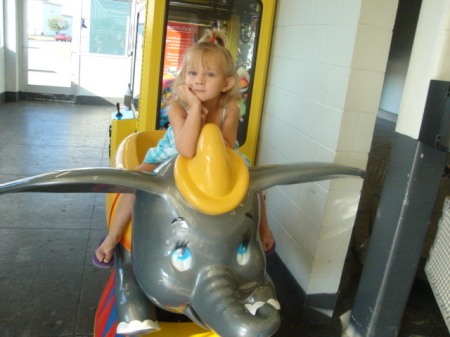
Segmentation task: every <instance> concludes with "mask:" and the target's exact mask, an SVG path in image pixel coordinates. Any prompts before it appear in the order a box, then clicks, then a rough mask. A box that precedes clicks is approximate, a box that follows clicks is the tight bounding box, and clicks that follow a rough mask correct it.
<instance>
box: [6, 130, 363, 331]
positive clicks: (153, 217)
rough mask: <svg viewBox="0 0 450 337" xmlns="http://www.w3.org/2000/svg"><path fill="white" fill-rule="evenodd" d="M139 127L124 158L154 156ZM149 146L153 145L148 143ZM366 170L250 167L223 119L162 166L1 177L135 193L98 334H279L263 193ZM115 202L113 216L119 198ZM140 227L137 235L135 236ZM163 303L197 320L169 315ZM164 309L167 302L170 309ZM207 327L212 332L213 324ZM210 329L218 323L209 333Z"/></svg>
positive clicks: (38, 187)
mask: <svg viewBox="0 0 450 337" xmlns="http://www.w3.org/2000/svg"><path fill="white" fill-rule="evenodd" d="M139 139H141V140H142V139H143V140H148V137H147V136H146V135H145V134H142V133H138V134H135V135H132V136H130V137H129V138H127V139H126V140H125V141H124V142H123V143H122V145H121V146H120V147H119V151H118V153H119V157H121V158H122V159H123V158H128V159H126V160H125V162H126V161H127V160H128V164H127V163H125V162H124V161H123V160H122V161H121V160H120V159H119V160H116V163H118V166H119V167H120V166H122V167H123V166H127V165H133V166H131V167H135V166H137V163H139V161H140V158H137V159H135V160H136V161H137V162H135V163H131V162H130V161H129V158H130V157H139V156H141V155H142V156H143V154H145V151H146V149H144V150H140V149H139V148H140V146H141V145H140V144H139ZM147 146H148V143H147ZM364 174H365V173H364V171H362V170H359V169H355V168H351V167H346V166H341V165H335V164H325V163H301V164H288V165H273V166H261V167H251V168H248V167H247V166H246V165H245V163H244V161H243V159H242V158H241V157H240V156H239V154H237V153H236V152H235V151H233V150H231V149H229V148H227V147H225V145H224V141H223V138H222V134H221V132H220V130H219V128H218V127H217V126H216V125H214V124H207V125H205V127H204V128H203V130H202V133H201V135H200V139H199V142H198V149H197V154H196V156H195V157H194V158H190V159H188V158H185V157H183V156H178V157H175V158H172V159H169V160H168V161H166V162H164V163H162V164H161V165H160V166H159V167H158V168H157V169H156V170H155V172H153V173H143V172H137V171H132V170H127V169H124V168H87V169H75V170H66V171H58V172H52V173H47V174H43V175H39V176H35V177H31V178H27V179H22V180H19V181H15V182H11V183H6V184H3V185H0V193H12V192H96V193H135V194H136V199H135V204H134V210H133V224H132V226H131V227H132V228H130V229H129V230H128V231H127V233H126V234H125V235H124V238H123V240H122V241H121V243H120V244H119V245H117V247H116V251H115V257H114V261H115V271H114V272H113V273H112V277H111V278H110V280H109V282H108V284H107V286H106V288H105V290H104V292H103V294H102V297H101V299H100V303H99V307H98V309H97V313H96V323H95V328H94V330H95V333H94V336H95V337H100V336H115V335H116V330H117V332H118V333H120V334H121V335H136V334H147V333H151V332H153V333H152V336H171V337H173V336H177V337H184V336H185V337H189V336H199V337H200V336H202V337H206V336H208V337H209V336H217V335H219V336H223V337H237V336H241V337H256V336H260V337H266V336H272V335H273V334H275V332H276V331H277V329H278V327H279V325H280V316H279V312H278V311H279V309H280V307H279V304H278V301H277V298H276V293H275V289H274V286H273V284H272V281H271V280H270V277H269V276H268V274H267V273H266V271H265V255H264V252H263V249H262V245H261V243H260V237H259V233H258V226H259V216H260V215H259V199H258V198H259V192H261V191H263V190H265V189H268V188H270V187H272V186H276V185H286V184H298V183H304V182H311V181H319V180H326V179H332V178H337V177H344V176H359V177H364ZM111 200H112V201H110V202H109V204H110V206H111V205H112V206H111V207H110V210H111V216H113V213H114V205H113V204H115V203H116V201H117V199H116V197H113V198H112V199H111ZM131 230H132V234H131ZM156 308H160V309H163V310H166V311H169V312H173V313H177V314H184V315H185V316H187V317H188V318H189V319H190V320H192V321H193V322H194V323H196V324H194V323H192V322H190V323H165V322H159V321H158V318H157V317H156V314H157V312H156ZM160 309H158V310H160ZM205 329H206V330H205ZM208 330H209V331H208Z"/></svg>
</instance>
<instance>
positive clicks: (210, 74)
mask: <svg viewBox="0 0 450 337" xmlns="http://www.w3.org/2000/svg"><path fill="white" fill-rule="evenodd" d="M206 76H207V77H214V74H213V73H206Z"/></svg>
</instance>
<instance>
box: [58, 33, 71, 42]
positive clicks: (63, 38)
mask: <svg viewBox="0 0 450 337" xmlns="http://www.w3.org/2000/svg"><path fill="white" fill-rule="evenodd" d="M55 40H56V41H57V42H58V41H62V42H66V41H68V42H72V36H67V35H66V34H56V35H55Z"/></svg>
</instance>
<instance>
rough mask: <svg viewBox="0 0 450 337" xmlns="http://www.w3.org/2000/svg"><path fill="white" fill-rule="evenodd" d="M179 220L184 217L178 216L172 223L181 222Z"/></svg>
mask: <svg viewBox="0 0 450 337" xmlns="http://www.w3.org/2000/svg"><path fill="white" fill-rule="evenodd" d="M179 221H184V219H183V218H182V217H181V216H179V217H178V218H175V219H173V221H172V223H175V222H179Z"/></svg>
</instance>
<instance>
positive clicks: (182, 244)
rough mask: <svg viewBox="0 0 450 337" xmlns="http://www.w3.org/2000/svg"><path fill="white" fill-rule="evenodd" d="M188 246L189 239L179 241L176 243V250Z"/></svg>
mask: <svg viewBox="0 0 450 337" xmlns="http://www.w3.org/2000/svg"><path fill="white" fill-rule="evenodd" d="M187 246H188V242H187V241H178V242H177V244H176V245H175V250H176V249H179V248H186V247H187Z"/></svg>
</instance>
